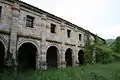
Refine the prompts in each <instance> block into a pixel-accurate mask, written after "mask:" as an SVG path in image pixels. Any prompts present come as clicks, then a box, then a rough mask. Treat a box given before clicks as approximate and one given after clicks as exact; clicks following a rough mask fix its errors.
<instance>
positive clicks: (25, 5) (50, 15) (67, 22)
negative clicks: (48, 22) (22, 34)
mask: <svg viewBox="0 0 120 80" xmlns="http://www.w3.org/2000/svg"><path fill="white" fill-rule="evenodd" d="M16 1H17V2H18V3H19V4H20V6H22V7H25V8H27V9H30V10H32V11H35V12H37V13H40V14H45V15H47V16H48V17H50V18H53V19H55V20H58V21H60V22H64V23H65V24H67V25H70V26H72V27H74V28H78V29H80V30H82V31H88V30H85V29H83V28H82V27H80V26H78V25H75V24H73V23H71V22H69V21H67V20H64V19H62V18H60V17H58V16H55V15H53V14H51V13H48V12H46V11H44V10H42V9H39V8H37V7H35V6H32V5H30V4H28V3H25V2H23V1H20V0H16ZM88 32H89V33H90V34H92V35H93V36H95V34H93V33H91V32H90V31H88ZM98 37H99V36H98ZM99 38H100V39H102V40H103V41H105V40H104V39H103V38H101V37H99Z"/></svg>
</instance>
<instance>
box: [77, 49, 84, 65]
mask: <svg viewBox="0 0 120 80" xmlns="http://www.w3.org/2000/svg"><path fill="white" fill-rule="evenodd" d="M78 60H79V64H80V65H83V64H84V52H83V50H80V51H79V52H78Z"/></svg>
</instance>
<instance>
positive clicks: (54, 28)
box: [50, 23, 56, 34]
mask: <svg viewBox="0 0 120 80" xmlns="http://www.w3.org/2000/svg"><path fill="white" fill-rule="evenodd" d="M50 32H51V33H54V34H55V33H56V25H55V24H53V23H51V28H50Z"/></svg>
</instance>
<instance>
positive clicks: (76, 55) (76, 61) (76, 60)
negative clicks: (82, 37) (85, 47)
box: [75, 45, 79, 66]
mask: <svg viewBox="0 0 120 80" xmlns="http://www.w3.org/2000/svg"><path fill="white" fill-rule="evenodd" d="M78 64H79V60H78V45H76V46H75V66H78Z"/></svg>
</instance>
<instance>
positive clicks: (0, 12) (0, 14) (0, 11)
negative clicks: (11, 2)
mask: <svg viewBox="0 0 120 80" xmlns="http://www.w3.org/2000/svg"><path fill="white" fill-rule="evenodd" d="M1 16H2V6H0V20H1Z"/></svg>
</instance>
